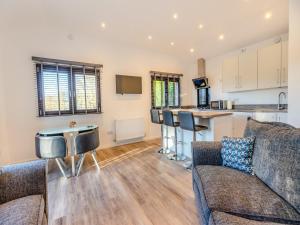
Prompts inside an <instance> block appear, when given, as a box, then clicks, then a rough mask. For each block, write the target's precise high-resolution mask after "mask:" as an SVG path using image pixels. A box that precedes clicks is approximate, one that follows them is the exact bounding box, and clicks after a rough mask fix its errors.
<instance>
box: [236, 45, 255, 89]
mask: <svg viewBox="0 0 300 225" xmlns="http://www.w3.org/2000/svg"><path fill="white" fill-rule="evenodd" d="M238 65H239V69H238V71H239V72H238V79H237V80H238V86H237V90H240V91H246V90H253V89H257V50H249V51H248V50H244V51H243V52H242V53H241V54H240V55H239V64H238Z"/></svg>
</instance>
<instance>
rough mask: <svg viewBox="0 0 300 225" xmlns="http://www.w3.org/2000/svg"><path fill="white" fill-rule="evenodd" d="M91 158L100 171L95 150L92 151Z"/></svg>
mask: <svg viewBox="0 0 300 225" xmlns="http://www.w3.org/2000/svg"><path fill="white" fill-rule="evenodd" d="M92 158H93V160H94V162H95V164H96V166H97V167H98V169H100V167H99V164H98V161H97V158H96V150H94V151H92Z"/></svg>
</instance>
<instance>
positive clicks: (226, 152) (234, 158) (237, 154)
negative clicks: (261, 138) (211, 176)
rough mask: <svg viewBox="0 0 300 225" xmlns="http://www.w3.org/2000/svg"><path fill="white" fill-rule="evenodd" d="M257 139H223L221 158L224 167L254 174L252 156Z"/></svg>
mask: <svg viewBox="0 0 300 225" xmlns="http://www.w3.org/2000/svg"><path fill="white" fill-rule="evenodd" d="M254 140H255V137H247V138H232V137H223V139H222V150H221V156H222V159H223V166H228V167H231V168H234V169H238V170H240V171H244V172H247V173H252V172H253V169H252V154H253V146H254Z"/></svg>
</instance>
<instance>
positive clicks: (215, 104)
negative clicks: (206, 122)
mask: <svg viewBox="0 0 300 225" xmlns="http://www.w3.org/2000/svg"><path fill="white" fill-rule="evenodd" d="M210 108H211V109H218V110H225V109H227V101H226V100H218V101H211V102H210Z"/></svg>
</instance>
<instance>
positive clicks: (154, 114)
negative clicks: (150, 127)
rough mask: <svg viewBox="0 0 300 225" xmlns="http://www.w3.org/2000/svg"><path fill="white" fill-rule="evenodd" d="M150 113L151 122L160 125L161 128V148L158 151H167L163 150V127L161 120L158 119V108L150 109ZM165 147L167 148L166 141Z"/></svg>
mask: <svg viewBox="0 0 300 225" xmlns="http://www.w3.org/2000/svg"><path fill="white" fill-rule="evenodd" d="M150 114H151V122H152V123H155V124H159V125H160V129H161V148H160V150H159V151H158V152H159V153H167V152H166V151H164V128H163V125H164V124H163V120H161V119H160V112H159V110H158V109H150ZM167 149H168V143H167Z"/></svg>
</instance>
